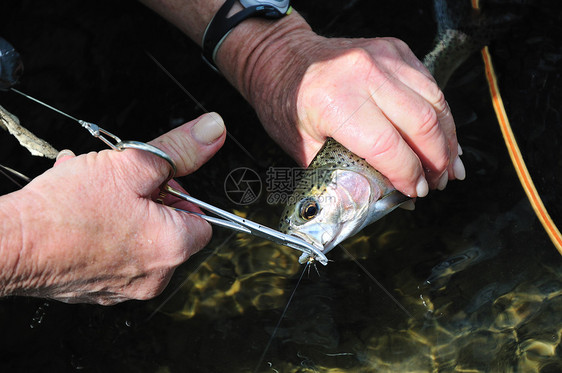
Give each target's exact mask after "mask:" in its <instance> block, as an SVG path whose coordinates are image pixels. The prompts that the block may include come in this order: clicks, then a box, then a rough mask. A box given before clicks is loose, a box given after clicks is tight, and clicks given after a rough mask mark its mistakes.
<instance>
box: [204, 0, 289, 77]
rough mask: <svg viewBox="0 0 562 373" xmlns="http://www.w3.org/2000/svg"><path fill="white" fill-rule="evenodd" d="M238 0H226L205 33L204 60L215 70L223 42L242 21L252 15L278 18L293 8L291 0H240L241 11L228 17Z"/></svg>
mask: <svg viewBox="0 0 562 373" xmlns="http://www.w3.org/2000/svg"><path fill="white" fill-rule="evenodd" d="M236 1H238V0H226V2H225V3H224V4H223V5H222V6H221V7H220V9H219V10H218V12H217V14H215V16H214V17H213V19H211V22H209V24H208V25H207V28H206V29H205V33H204V34H203V56H202V57H203V60H204V61H205V62H207V64H209V66H211V68H212V69H213V70H215V71H217V72H218V71H219V70H218V68H217V66H216V64H215V58H216V56H217V51H218V50H219V48H220V46H221V44H222V42H223V41H224V40H225V39H226V37H227V36H228V34H229V33H230V31H232V29H233V28H234V27H236V26H237V25H238V24H239V23H240V22H242V21H244V20H245V19H247V18H250V17H261V18H268V19H278V18H281V17H283V16H285V15H288V14H290V13H291V11H292V10H293V9H292V8H291V5H290V4H289V3H290V1H289V0H240V4H242V6H243V7H244V9H242V10H241V11H240V12H238V13H236V14H233V15H232V16H230V17H227V15H228V13H229V12H230V10H231V9H232V7H233V6H234V3H235V2H236Z"/></svg>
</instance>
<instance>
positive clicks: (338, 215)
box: [279, 0, 510, 263]
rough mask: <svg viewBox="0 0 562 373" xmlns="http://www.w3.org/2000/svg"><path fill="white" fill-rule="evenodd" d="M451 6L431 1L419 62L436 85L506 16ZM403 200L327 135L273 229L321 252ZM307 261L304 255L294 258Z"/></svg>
mask: <svg viewBox="0 0 562 373" xmlns="http://www.w3.org/2000/svg"><path fill="white" fill-rule="evenodd" d="M459 3H461V2H459ZM463 3H464V2H463ZM455 4H456V3H454V4H453V7H454V8H451V4H447V2H446V1H445V0H436V1H435V2H434V6H435V16H436V20H437V22H438V33H437V37H436V42H435V47H434V49H433V50H432V51H431V52H429V53H428V54H427V55H426V56H425V58H424V60H423V62H424V65H425V66H426V67H427V68H428V69H429V70H430V72H431V73H432V74H433V75H434V77H435V79H436V81H437V83H438V85H439V86H440V87H441V88H442V89H443V88H444V86H445V84H446V83H447V81H448V79H449V78H450V76H451V75H452V73H453V72H454V71H455V70H456V69H457V68H458V67H459V66H460V65H461V64H462V62H464V61H465V60H466V59H467V58H468V57H469V56H470V55H471V54H472V53H473V52H475V51H477V50H478V49H480V48H481V47H483V46H484V45H485V44H486V43H487V42H488V40H489V39H490V38H491V36H492V35H493V33H494V32H495V33H498V31H500V29H501V27H499V26H501V25H505V24H506V23H507V22H506V21H509V20H510V19H509V18H508V17H507V18H505V19H502V20H501V21H500V22H497V21H494V23H491V26H487V25H486V24H485V23H486V19H484V18H483V17H482V16H481V15H478V14H477V15H476V16H475V14H474V11H473V10H471V9H468V8H467V7H466V6H468V5H469V4H468V2H466V5H465V6H463V7H462V8H459V6H458V5H455ZM498 25H499V26H498ZM490 29H495V31H494V30H493V31H492V32H489V30H490ZM463 30H468V31H463ZM408 199H409V198H408V197H406V196H404V195H402V194H401V193H400V192H398V191H396V190H395V188H394V187H393V186H392V184H391V183H390V181H389V180H388V179H387V178H386V177H385V176H384V175H382V174H381V173H380V172H378V171H377V170H375V169H374V168H373V167H372V166H371V165H369V164H368V163H367V162H366V161H365V160H364V159H362V158H360V157H359V156H357V155H355V154H354V153H353V152H351V151H349V150H348V149H347V148H345V147H344V146H343V145H341V144H340V143H338V142H337V141H336V140H334V139H332V138H328V139H327V140H326V142H325V143H324V145H323V147H322V148H321V149H320V151H319V152H318V154H317V155H316V157H315V158H314V160H313V161H312V163H311V164H310V165H309V167H308V168H307V169H306V170H305V172H304V174H303V177H302V179H301V180H300V182H299V183H298V184H297V186H296V188H295V191H294V193H293V194H292V196H291V197H290V198H289V202H288V204H287V206H286V207H285V210H284V212H283V215H282V217H281V222H280V227H279V228H280V230H281V231H282V232H284V233H287V234H292V235H295V236H297V237H300V238H302V239H304V240H305V241H307V242H310V243H312V244H314V245H316V246H319V247H322V248H323V252H324V253H327V252H328V251H330V250H332V249H333V248H334V247H335V246H336V245H337V244H338V243H340V242H342V241H343V240H345V239H346V238H348V237H351V236H353V235H354V234H356V233H357V232H359V231H360V230H361V229H363V228H364V227H365V226H367V225H369V224H371V223H373V222H375V221H377V220H379V219H380V218H382V217H383V216H385V215H386V214H388V213H389V212H391V211H393V210H394V209H395V208H396V207H398V206H399V205H401V204H402V203H404V202H405V201H407V200H408ZM307 260H309V258H308V257H307V256H306V255H304V254H303V256H301V258H300V259H299V261H300V262H301V263H303V262H306V261H307Z"/></svg>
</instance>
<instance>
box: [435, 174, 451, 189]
mask: <svg viewBox="0 0 562 373" xmlns="http://www.w3.org/2000/svg"><path fill="white" fill-rule="evenodd" d="M448 181H449V172H448V171H445V172H443V175H441V177H440V178H439V182H438V183H437V189H438V190H443V189H445V187H446V186H447V182H448Z"/></svg>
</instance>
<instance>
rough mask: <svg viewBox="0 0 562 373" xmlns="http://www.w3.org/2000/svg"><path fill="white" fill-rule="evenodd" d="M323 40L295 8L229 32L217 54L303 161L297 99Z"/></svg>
mask: <svg viewBox="0 0 562 373" xmlns="http://www.w3.org/2000/svg"><path fill="white" fill-rule="evenodd" d="M319 39H323V38H321V37H320V36H318V35H317V34H315V33H314V32H313V31H312V30H311V28H310V26H309V25H308V24H307V23H306V21H305V20H304V19H303V18H302V17H301V16H300V15H299V14H298V13H297V12H296V11H293V13H292V14H290V15H288V16H285V17H283V18H281V19H278V20H274V21H272V20H265V19H248V20H246V21H244V22H243V23H241V24H240V25H238V26H237V27H236V28H235V29H234V30H233V31H232V32H231V34H230V35H229V36H228V38H227V39H226V40H225V41H224V43H223V45H222V46H221V48H220V49H219V51H218V53H217V58H216V62H217V65H218V66H219V68H220V70H221V72H222V73H223V75H224V76H225V78H226V79H228V80H229V81H230V83H231V84H232V85H233V86H234V87H236V89H237V90H238V91H239V92H240V93H241V94H242V95H243V96H244V98H245V99H246V100H247V101H248V102H249V103H250V104H251V105H252V106H253V107H254V109H255V110H256V112H257V114H258V116H259V118H260V121H261V122H262V124H263V125H264V127H265V129H266V130H267V132H268V133H269V134H270V136H272V137H273V138H274V139H275V140H276V141H277V142H278V143H279V144H280V145H281V146H282V147H283V148H284V149H285V150H286V151H287V152H288V153H289V154H290V155H292V156H293V158H295V159H297V160H299V161H301V160H300V159H299V158H300V155H299V154H298V152H299V151H298V149H299V148H301V146H300V143H301V142H302V141H303V136H302V134H301V133H300V129H299V128H298V123H299V121H298V117H297V110H296V105H297V102H296V99H297V94H298V89H299V85H300V83H301V81H302V77H303V75H304V74H305V72H306V69H307V68H308V66H310V64H311V63H312V62H313V60H312V56H313V55H314V54H315V52H316V49H317V48H318V45H320V42H319Z"/></svg>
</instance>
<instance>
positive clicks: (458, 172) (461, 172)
mask: <svg viewBox="0 0 562 373" xmlns="http://www.w3.org/2000/svg"><path fill="white" fill-rule="evenodd" d="M453 172H454V173H455V178H456V179H457V180H464V178H465V177H466V170H465V169H464V164H463V163H462V161H461V159H460V157H457V158H455V161H454V162H453Z"/></svg>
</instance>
